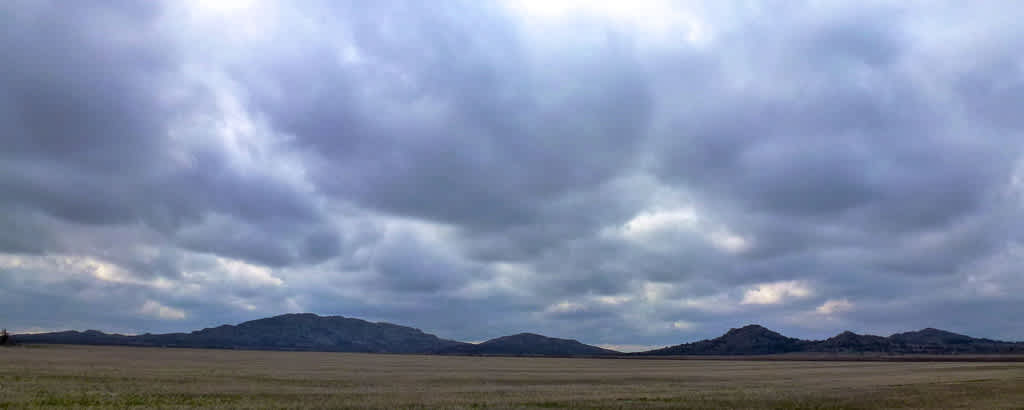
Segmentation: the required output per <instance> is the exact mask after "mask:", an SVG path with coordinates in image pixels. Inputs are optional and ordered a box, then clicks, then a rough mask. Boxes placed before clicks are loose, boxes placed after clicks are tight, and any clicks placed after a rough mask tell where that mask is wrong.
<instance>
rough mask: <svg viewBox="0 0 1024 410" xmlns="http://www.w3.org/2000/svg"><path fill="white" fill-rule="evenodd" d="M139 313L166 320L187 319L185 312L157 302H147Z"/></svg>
mask: <svg viewBox="0 0 1024 410" xmlns="http://www.w3.org/2000/svg"><path fill="white" fill-rule="evenodd" d="M139 313H142V314H144V315H146V316H150V317H155V318H158V319H165V320H182V319H185V317H186V314H185V311H184V310H181V309H175V308H173V307H170V306H165V305H163V304H161V303H160V302H157V301H155V300H147V301H146V303H143V304H142V307H141V308H139Z"/></svg>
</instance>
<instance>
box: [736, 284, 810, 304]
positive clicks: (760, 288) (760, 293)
mask: <svg viewBox="0 0 1024 410" xmlns="http://www.w3.org/2000/svg"><path fill="white" fill-rule="evenodd" d="M812 293H813V292H812V291H811V288H810V287H808V286H807V284H806V283H804V282H802V281H795V280H791V281H784V282H772V283H762V284H759V285H756V286H754V287H753V288H752V289H748V290H747V291H746V292H745V293H744V294H743V300H742V301H740V303H741V304H744V305H777V304H782V303H785V302H787V301H789V300H791V299H802V298H806V297H808V296H811V294H812Z"/></svg>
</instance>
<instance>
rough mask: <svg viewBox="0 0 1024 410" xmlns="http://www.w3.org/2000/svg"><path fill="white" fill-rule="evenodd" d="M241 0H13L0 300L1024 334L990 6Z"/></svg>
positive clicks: (22, 318) (686, 331)
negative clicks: (1018, 322)
mask: <svg viewBox="0 0 1024 410" xmlns="http://www.w3.org/2000/svg"><path fill="white" fill-rule="evenodd" d="M239 4H240V5H242V6H245V5H244V4H241V3H239ZM225 6H226V5H225ZM249 6H250V7H240V8H234V9H232V8H224V7H222V6H220V5H214V4H209V5H202V4H199V3H187V2H182V3H171V2H164V3H161V2H150V3H133V2H123V3H121V2H115V3H109V2H108V3H94V2H76V3H73V4H62V3H46V2H13V3H7V4H4V5H2V6H0V10H2V12H0V25H3V27H5V28H4V31H3V34H2V36H0V52H2V53H3V54H2V55H3V56H4V57H2V59H3V62H4V64H2V65H0V67H2V68H0V123H2V124H3V125H0V143H2V145H3V146H4V149H3V150H0V212H2V213H0V232H2V233H0V252H2V253H0V273H2V275H0V280H2V282H0V283H2V285H3V286H2V287H0V292H3V293H2V295H3V297H2V298H0V307H4V308H5V309H0V311H15V312H16V316H18V317H16V318H10V317H0V319H4V322H5V325H6V326H8V327H14V326H17V327H21V328H25V329H28V328H48V329H49V328H67V327H77V328H82V327H105V328H109V329H111V330H124V331H133V330H142V331H146V330H150V331H157V330H186V329H190V328H198V327H204V326H211V325H216V324H220V323H221V322H237V321H241V320H246V319H251V318H253V317H257V316H262V315H271V314H276V313H281V312H284V311H296V310H307V311H315V312H318V313H323V314H342V315H349V316H358V317H366V318H369V319H373V320H386V321H391V322H396V323H402V324H410V325H414V326H417V327H420V328H423V329H424V330H426V331H432V332H436V333H438V334H440V335H442V336H446V337H457V338H465V339H470V340H479V339H485V338H489V337H495V336H500V335H502V334H507V333H514V332H519V331H535V332H542V333H549V334H552V335H554V336H562V337H572V338H577V339H580V340H583V341H585V342H589V343H618V344H672V343H677V342H679V341H682V340H691V339H694V338H696V337H703V336H715V335H716V334H718V333H721V332H722V331H724V330H727V329H728V328H730V327H736V326H740V325H743V324H746V323H752V322H760V323H762V324H765V325H767V326H770V327H778V328H779V329H780V330H784V331H788V332H792V333H794V335H796V336H802V335H807V336H815V337H817V336H828V334H829V333H830V332H835V331H839V330H842V329H843V328H853V329H854V330H857V331H864V332H876V333H885V332H893V331H897V330H905V329H911V328H920V327H924V326H935V327H951V328H952V329H951V330H956V331H961V332H965V333H971V332H977V333H978V334H979V335H980V336H991V337H1006V338H1016V339H1021V338H1024V336H1022V335H1016V334H1014V333H1013V332H1012V331H1009V330H1006V328H1007V327H1008V322H1006V320H1005V319H1004V318H1005V317H1011V316H1012V314H1013V313H1014V312H1015V310H1014V309H1016V308H1015V307H1014V306H1019V305H1020V303H1022V302H1024V301H1022V300H1021V299H1020V297H1019V296H1017V295H1019V291H1020V290H1021V289H1020V287H1019V286H1018V285H1016V284H1015V283H1016V282H1019V279H1020V278H1019V275H1018V274H1016V273H1014V271H1013V269H1012V268H1011V267H1012V266H1019V263H1020V261H1021V260H1020V259H1021V257H1022V256H1021V253H1020V252H1019V246H1020V245H1019V244H1020V242H1021V240H1022V235H1024V226H1022V225H1021V223H1020V222H1017V221H1019V220H1021V218H1020V217H1021V216H1022V212H1021V211H1022V208H1021V206H1022V198H1024V191H1022V187H1024V185H1022V182H1020V181H1021V180H1022V179H1021V178H1022V173H1021V167H1022V166H1024V165H1022V162H1021V155H1022V151H1021V149H1022V148H1024V144H1021V142H1020V141H1019V135H1018V134H1019V133H1020V132H1021V125H1022V124H1021V122H1020V120H1019V118H1017V117H1018V116H1015V113H1016V112H1018V111H1019V108H1020V107H1019V106H1020V102H1021V101H1020V99H1021V90H1024V88H1022V87H1021V84H1022V81H1024V80H1022V79H1024V76H1022V75H1021V70H1020V65H1021V64H1020V63H1021V62H1020V58H1019V57H1017V54H1019V53H1017V52H1016V50H1018V49H1019V46H1020V40H1019V38H1021V36H1020V33H1019V32H1018V30H1017V29H1016V28H1015V26H1014V25H1013V24H1011V23H1014V22H1015V21H1016V18H1015V17H1019V15H1020V14H1021V11H1020V10H1015V7H1012V6H1011V5H1006V4H1002V5H999V6H998V7H997V6H994V5H979V6H976V7H971V8H969V9H965V8H963V7H960V6H958V5H956V4H947V3H942V4H936V5H934V6H933V7H929V8H928V9H927V10H925V9H919V8H916V7H914V6H912V5H904V4H897V3H893V4H884V3H871V4H843V3H838V2H837V3H828V2H824V3H815V4H813V5H811V4H796V3H793V2H764V3H760V4H753V5H746V6H741V5H740V4H738V3H724V2H722V3H706V4H702V5H690V6H686V7H684V5H672V6H673V7H677V8H678V10H670V9H669V8H671V7H667V6H664V5H662V6H652V7H649V9H657V8H658V7H663V6H664V7H663V8H665V10H658V12H657V13H654V14H643V15H632V14H630V13H633V12H642V11H635V10H629V11H628V12H627V11H626V10H621V11H620V12H619V14H615V15H611V14H608V13H606V12H602V11H600V6H599V5H598V4H597V3H594V4H588V5H587V6H586V7H587V8H590V9H592V10H590V11H589V12H569V13H568V14H566V15H564V16H561V17H551V16H547V17H545V13H550V12H551V11H550V10H547V11H544V10H541V11H536V10H529V7H528V6H527V5H506V4H504V3H488V4H481V3H479V2H449V3H444V4H436V3H423V2H398V1H395V2H375V3H373V4H362V5H360V6H359V7H353V6H352V5H351V4H341V3H333V2H306V3H301V4H297V3H289V2H280V3H273V2H268V3H257V4H255V5H249ZM643 9H644V8H637V10H643ZM243 22H244V24H242V23H243ZM227 27H231V28H232V29H230V30H228V29H227ZM235 28H237V29H235ZM14 307H17V310H12V309H14ZM90 311H91V312H102V314H99V313H97V314H92V315H87V314H86V313H88V312H90ZM986 312H998V313H999V314H1000V315H1002V316H1001V317H998V318H995V317H992V316H991V315H990V314H987V313H986ZM7 322H11V324H7ZM680 339H682V340H680Z"/></svg>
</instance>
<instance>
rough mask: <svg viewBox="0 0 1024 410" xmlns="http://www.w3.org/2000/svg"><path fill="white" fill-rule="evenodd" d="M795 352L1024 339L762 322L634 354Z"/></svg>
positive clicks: (1002, 346) (911, 350)
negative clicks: (786, 327)
mask: <svg viewBox="0 0 1024 410" xmlns="http://www.w3.org/2000/svg"><path fill="white" fill-rule="evenodd" d="M794 352H814V353H887V354H918V353H924V354H954V353H972V354H989V353H1004V354H1005V353H1014V354H1024V343H1020V342H1018V343H1014V342H1000V341H996V340H990V339H977V338H973V337H970V336H964V335H961V334H957V333H952V332H947V331H945V330H939V329H933V328H927V329H922V330H918V331H914V332H905V333H897V334H894V335H892V336H889V337H882V336H874V335H859V334H856V333H853V332H850V331H846V332H843V333H840V334H838V335H836V336H833V337H830V338H828V339H825V340H802V339H795V338H791V337H786V336H783V335H781V334H778V333H776V332H773V331H771V330H768V329H766V328H764V327H762V326H759V325H747V326H744V327H742V328H739V329H730V330H729V331H728V332H726V333H725V334H724V335H722V336H719V337H716V338H714V339H707V340H701V341H699V342H693V343H685V344H681V345H676V346H670V347H665V348H661V349H655V350H649V351H646V352H639V353H634V355H639V356H674V355H762V354H778V353H794Z"/></svg>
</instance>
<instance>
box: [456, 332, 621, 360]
mask: <svg viewBox="0 0 1024 410" xmlns="http://www.w3.org/2000/svg"><path fill="white" fill-rule="evenodd" d="M441 353H443V354H478V355H541V356H592V355H610V354H621V353H620V352H616V351H614V350H608V349H602V348H600V347H597V346H591V345H587V344H583V343H580V342H579V341H576V340H571V339H558V338H554V337H547V336H542V335H538V334H533V333H519V334H516V335H511V336H504V337H499V338H496V339H491V340H488V341H486V342H483V343H478V344H461V345H458V346H452V347H450V348H448V349H445V350H442V351H441Z"/></svg>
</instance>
